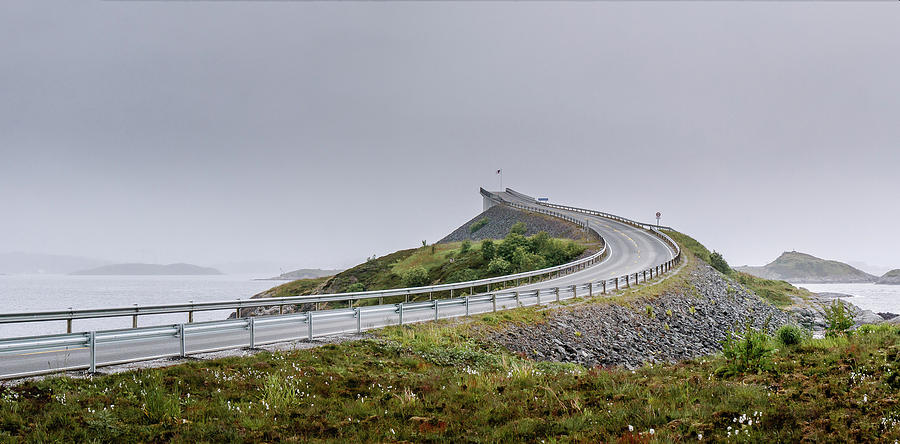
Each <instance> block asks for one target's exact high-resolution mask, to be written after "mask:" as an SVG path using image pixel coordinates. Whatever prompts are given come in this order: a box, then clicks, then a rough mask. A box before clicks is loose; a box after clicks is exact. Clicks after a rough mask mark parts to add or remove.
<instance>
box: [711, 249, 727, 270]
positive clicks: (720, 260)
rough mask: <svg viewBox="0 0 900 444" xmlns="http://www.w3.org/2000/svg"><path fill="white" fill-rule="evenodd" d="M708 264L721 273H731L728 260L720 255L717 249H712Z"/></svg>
mask: <svg viewBox="0 0 900 444" xmlns="http://www.w3.org/2000/svg"><path fill="white" fill-rule="evenodd" d="M709 264H710V265H712V267H713V268H715V269H716V270H719V272H721V273H722V274H731V267H730V266H728V262H727V261H725V258H724V257H722V253H719V252H718V251H713V252H712V253H710V254H709Z"/></svg>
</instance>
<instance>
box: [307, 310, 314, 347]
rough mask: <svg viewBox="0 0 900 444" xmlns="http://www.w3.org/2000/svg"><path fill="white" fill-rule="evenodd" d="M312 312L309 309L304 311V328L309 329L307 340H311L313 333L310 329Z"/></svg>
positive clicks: (311, 327) (311, 328)
mask: <svg viewBox="0 0 900 444" xmlns="http://www.w3.org/2000/svg"><path fill="white" fill-rule="evenodd" d="M312 314H313V312H311V311H307V312H306V328H307V329H308V330H309V340H310V341H312V333H313V332H312V330H313V325H312V319H313V316H312Z"/></svg>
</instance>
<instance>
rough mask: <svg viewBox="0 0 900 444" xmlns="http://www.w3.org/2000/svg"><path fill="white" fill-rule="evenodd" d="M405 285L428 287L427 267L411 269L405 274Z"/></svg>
mask: <svg viewBox="0 0 900 444" xmlns="http://www.w3.org/2000/svg"><path fill="white" fill-rule="evenodd" d="M403 285H404V286H406V287H421V286H424V285H428V270H426V269H425V267H414V268H410V269H409V270H408V271H407V272H406V273H403Z"/></svg>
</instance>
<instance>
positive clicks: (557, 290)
mask: <svg viewBox="0 0 900 444" xmlns="http://www.w3.org/2000/svg"><path fill="white" fill-rule="evenodd" d="M556 302H559V287H556Z"/></svg>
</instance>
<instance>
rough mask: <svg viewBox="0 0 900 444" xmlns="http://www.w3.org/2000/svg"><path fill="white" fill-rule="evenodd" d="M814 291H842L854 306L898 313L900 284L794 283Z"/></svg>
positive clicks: (899, 307)
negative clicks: (848, 296)
mask: <svg viewBox="0 0 900 444" xmlns="http://www.w3.org/2000/svg"><path fill="white" fill-rule="evenodd" d="M796 285H797V286H798V287H803V288H806V289H807V290H809V291H812V292H814V293H844V294H849V295H853V297H852V298H848V299H847V301H848V302H852V303H853V304H855V305H856V306H858V307H860V308H863V309H866V310H872V311H874V312H876V313H878V312H891V313H898V314H900V285H875V284H796Z"/></svg>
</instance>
